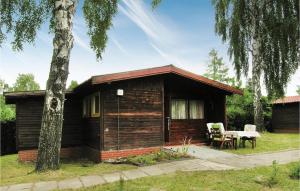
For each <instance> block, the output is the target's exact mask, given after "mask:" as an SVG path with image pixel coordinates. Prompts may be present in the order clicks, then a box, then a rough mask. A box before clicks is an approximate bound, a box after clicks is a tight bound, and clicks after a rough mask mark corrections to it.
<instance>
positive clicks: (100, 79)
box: [75, 65, 243, 95]
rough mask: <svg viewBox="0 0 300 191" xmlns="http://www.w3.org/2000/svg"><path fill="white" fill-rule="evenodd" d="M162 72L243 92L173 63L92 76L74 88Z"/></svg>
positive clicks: (237, 92)
mask: <svg viewBox="0 0 300 191" xmlns="http://www.w3.org/2000/svg"><path fill="white" fill-rule="evenodd" d="M162 74H176V75H179V76H182V77H185V78H188V79H191V80H194V81H196V82H199V83H202V84H206V85H209V86H212V87H215V88H217V89H221V90H224V91H226V92H228V93H233V94H240V95H242V94H243V91H242V90H240V89H237V88H234V87H232V86H229V85H226V84H223V83H220V82H217V81H215V80H211V79H209V78H206V77H204V76H201V75H198V74H195V73H192V72H189V71H186V70H183V69H180V68H178V67H175V66H173V65H167V66H161V67H155V68H148V69H142V70H133V71H128V72H120V73H113V74H105V75H98V76H92V77H91V78H90V79H88V80H87V81H85V82H83V83H82V84H80V85H79V86H78V87H77V88H75V90H76V89H78V88H80V87H81V86H84V85H96V84H104V83H111V82H115V81H122V80H128V79H135V78H142V77H148V76H156V75H162Z"/></svg>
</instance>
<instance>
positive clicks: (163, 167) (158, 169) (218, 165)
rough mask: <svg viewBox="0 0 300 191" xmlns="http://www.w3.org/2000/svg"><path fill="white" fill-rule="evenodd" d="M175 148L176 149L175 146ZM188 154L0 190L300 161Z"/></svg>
mask: <svg viewBox="0 0 300 191" xmlns="http://www.w3.org/2000/svg"><path fill="white" fill-rule="evenodd" d="M173 149H176V148H175V147H173ZM188 152H189V154H190V155H192V156H194V157H195V158H194V159H189V160H183V161H172V162H168V163H162V164H157V165H152V166H146V167H139V168H138V169H134V170H127V171H120V172H115V173H109V174H104V175H91V176H81V177H77V178H71V179H66V180H61V181H47V182H36V183H24V184H16V185H10V186H3V187H0V191H19V190H22V191H25V190H32V191H40V190H41V191H48V190H54V189H76V188H82V187H90V186H94V185H101V184H106V183H111V182H116V181H119V180H120V178H123V179H124V180H132V179H137V178H142V177H147V176H156V175H162V174H168V173H174V172H176V171H204V170H230V169H242V168H252V167H256V166H268V165H271V164H272V162H273V160H276V161H277V162H278V163H279V164H286V163H289V162H294V161H299V160H300V150H287V151H280V152H273V153H262V154H253V155H236V154H230V153H226V152H223V151H218V150H213V149H210V148H208V147H198V146H194V145H192V146H191V147H190V149H189V151H188Z"/></svg>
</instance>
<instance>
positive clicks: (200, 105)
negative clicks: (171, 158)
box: [190, 100, 204, 119]
mask: <svg viewBox="0 0 300 191" xmlns="http://www.w3.org/2000/svg"><path fill="white" fill-rule="evenodd" d="M190 119H204V102H203V101H202V100H190Z"/></svg>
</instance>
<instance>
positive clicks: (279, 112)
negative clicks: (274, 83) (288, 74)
mask: <svg viewBox="0 0 300 191" xmlns="http://www.w3.org/2000/svg"><path fill="white" fill-rule="evenodd" d="M299 111H300V96H288V97H284V98H280V99H277V100H275V101H274V102H273V107H272V128H273V131H274V132H276V133H299V129H300V122H299V121H300V117H299V114H300V112H299Z"/></svg>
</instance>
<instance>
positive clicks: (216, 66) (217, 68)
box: [204, 49, 235, 85]
mask: <svg viewBox="0 0 300 191" xmlns="http://www.w3.org/2000/svg"><path fill="white" fill-rule="evenodd" d="M209 58H210V62H209V64H208V68H207V70H206V73H205V74H204V76H205V77H207V78H210V79H213V80H216V81H219V82H222V83H226V84H230V85H234V81H235V80H234V78H231V77H229V76H228V70H229V68H228V67H227V66H226V65H225V63H224V62H223V58H222V57H218V52H217V51H216V50H215V49H212V50H211V51H210V52H209Z"/></svg>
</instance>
